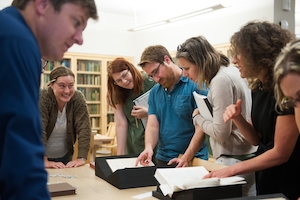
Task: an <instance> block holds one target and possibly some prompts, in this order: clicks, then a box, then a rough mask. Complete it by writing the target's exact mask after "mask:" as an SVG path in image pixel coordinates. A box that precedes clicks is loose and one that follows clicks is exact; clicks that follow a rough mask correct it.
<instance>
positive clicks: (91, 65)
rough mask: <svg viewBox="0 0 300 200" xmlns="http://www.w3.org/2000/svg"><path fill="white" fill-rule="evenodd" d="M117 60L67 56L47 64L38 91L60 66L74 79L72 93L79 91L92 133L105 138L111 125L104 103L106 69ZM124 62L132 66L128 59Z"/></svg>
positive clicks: (129, 58)
mask: <svg viewBox="0 0 300 200" xmlns="http://www.w3.org/2000/svg"><path fill="white" fill-rule="evenodd" d="M117 57H121V56H107V55H98V54H82V53H69V52H67V53H65V55H64V58H63V60H62V61H60V62H49V63H48V65H47V66H46V68H45V71H44V73H43V74H42V77H41V88H43V87H47V84H48V83H49V81H50V76H49V74H50V72H51V70H53V69H54V68H55V67H57V66H60V65H64V66H66V67H68V68H70V69H71V70H72V71H73V73H74V75H75V89H77V90H80V91H81V92H82V93H83V94H84V96H85V98H86V102H87V105H88V109H89V114H90V123H91V127H92V130H93V132H94V133H99V134H105V133H106V131H107V126H108V124H109V122H111V121H114V115H113V112H112V109H111V108H110V107H109V106H108V104H107V100H106V94H107V66H108V65H109V62H111V61H112V60H114V59H115V58H117ZM122 57H123V56H122ZM124 58H125V59H127V60H128V61H130V62H133V58H132V57H124Z"/></svg>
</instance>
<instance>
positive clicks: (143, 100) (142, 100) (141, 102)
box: [133, 90, 151, 128]
mask: <svg viewBox="0 0 300 200" xmlns="http://www.w3.org/2000/svg"><path fill="white" fill-rule="evenodd" d="M150 91H151V90H148V91H147V92H145V93H144V94H142V95H141V96H139V97H137V98H136V99H134V100H133V103H134V105H136V106H143V107H145V108H148V98H149V95H150ZM141 120H142V123H143V126H144V128H146V126H147V122H148V116H147V117H144V118H142V119H141Z"/></svg>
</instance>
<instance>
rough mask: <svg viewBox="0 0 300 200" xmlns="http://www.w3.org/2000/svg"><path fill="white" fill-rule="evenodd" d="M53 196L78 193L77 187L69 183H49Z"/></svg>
mask: <svg viewBox="0 0 300 200" xmlns="http://www.w3.org/2000/svg"><path fill="white" fill-rule="evenodd" d="M47 187H48V190H49V192H50V195H51V197H56V196H65V195H71V194H76V188H75V187H73V186H72V185H70V184H69V183H53V184H48V185H47Z"/></svg>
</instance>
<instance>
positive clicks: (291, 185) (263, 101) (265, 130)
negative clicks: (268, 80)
mask: <svg viewBox="0 0 300 200" xmlns="http://www.w3.org/2000/svg"><path fill="white" fill-rule="evenodd" d="M252 101H253V102H252V113H251V117H252V123H253V126H254V128H255V129H256V131H257V132H259V133H260V134H261V139H260V145H259V147H258V151H257V154H261V153H263V152H265V151H267V150H268V149H272V148H273V146H274V134H275V125H276V118H277V116H279V115H289V114H292V115H294V109H290V110H286V111H283V112H281V113H280V114H279V113H277V112H276V111H275V102H276V100H275V98H274V93H273V91H262V90H260V89H257V90H255V91H253V92H252ZM287 126H288V124H287ZM256 187H257V195H262V194H272V193H283V194H284V195H286V196H287V197H288V198H289V199H291V200H292V199H297V198H298V197H300V138H299V137H298V140H297V143H296V146H295V148H294V151H293V153H292V155H291V157H290V159H289V160H288V162H286V163H284V164H282V165H279V166H275V167H272V168H269V169H265V170H262V171H258V172H256Z"/></svg>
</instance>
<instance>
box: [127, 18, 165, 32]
mask: <svg viewBox="0 0 300 200" xmlns="http://www.w3.org/2000/svg"><path fill="white" fill-rule="evenodd" d="M166 23H168V22H167V21H161V22H155V23H152V24H146V25H142V26H137V27H134V28H132V29H129V30H128V31H132V32H133V31H140V30H143V29H147V28H151V27H154V26H160V25H163V24H166Z"/></svg>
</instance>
